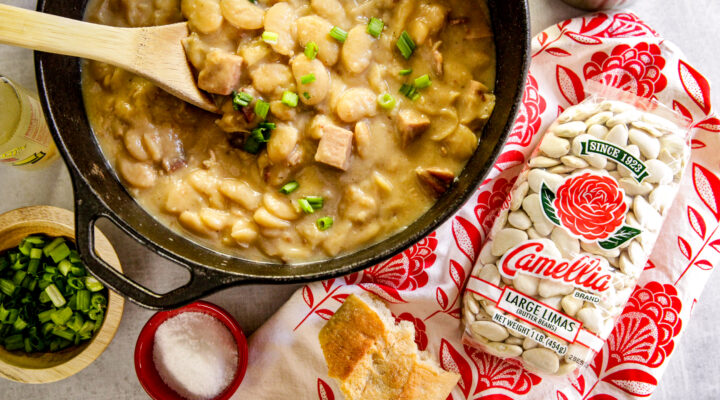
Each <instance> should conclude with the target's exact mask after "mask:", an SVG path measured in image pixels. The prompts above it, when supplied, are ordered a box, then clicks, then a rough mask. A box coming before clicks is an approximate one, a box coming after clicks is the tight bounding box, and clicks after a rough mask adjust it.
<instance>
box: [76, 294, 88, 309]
mask: <svg viewBox="0 0 720 400" xmlns="http://www.w3.org/2000/svg"><path fill="white" fill-rule="evenodd" d="M76 295H77V297H76V298H75V308H77V309H78V310H80V311H82V312H87V311H88V310H90V291H89V290H78V292H77V294H76Z"/></svg>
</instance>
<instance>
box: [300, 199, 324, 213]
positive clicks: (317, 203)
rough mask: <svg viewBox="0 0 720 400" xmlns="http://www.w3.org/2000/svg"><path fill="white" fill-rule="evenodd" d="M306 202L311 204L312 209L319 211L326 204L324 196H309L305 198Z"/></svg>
mask: <svg viewBox="0 0 720 400" xmlns="http://www.w3.org/2000/svg"><path fill="white" fill-rule="evenodd" d="M305 200H307V201H308V203H310V205H311V206H312V208H314V209H316V210H319V209H321V208H323V204H324V203H325V200H324V199H323V198H322V196H307V197H305Z"/></svg>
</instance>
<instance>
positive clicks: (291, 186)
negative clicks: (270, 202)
mask: <svg viewBox="0 0 720 400" xmlns="http://www.w3.org/2000/svg"><path fill="white" fill-rule="evenodd" d="M299 187H300V184H299V183H297V182H296V181H292V182H288V183H286V184H285V185H284V186H283V187H281V188H280V193H282V194H290V193H292V192H294V191H296V190H297V189H298V188H299Z"/></svg>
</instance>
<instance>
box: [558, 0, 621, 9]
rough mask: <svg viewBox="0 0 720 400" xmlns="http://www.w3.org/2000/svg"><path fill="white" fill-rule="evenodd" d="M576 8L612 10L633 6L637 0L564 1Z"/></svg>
mask: <svg viewBox="0 0 720 400" xmlns="http://www.w3.org/2000/svg"><path fill="white" fill-rule="evenodd" d="M563 1H564V2H566V3H567V4H570V5H571V6H573V7H575V8H580V9H583V10H587V11H600V10H610V9H612V8H621V7H626V6H629V5H631V4H632V3H634V2H635V0H563Z"/></svg>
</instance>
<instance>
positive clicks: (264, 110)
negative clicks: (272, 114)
mask: <svg viewBox="0 0 720 400" xmlns="http://www.w3.org/2000/svg"><path fill="white" fill-rule="evenodd" d="M268 111H270V103H268V102H266V101H263V100H259V99H258V101H256V102H255V115H257V116H258V117H260V118H262V119H267V115H268Z"/></svg>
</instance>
